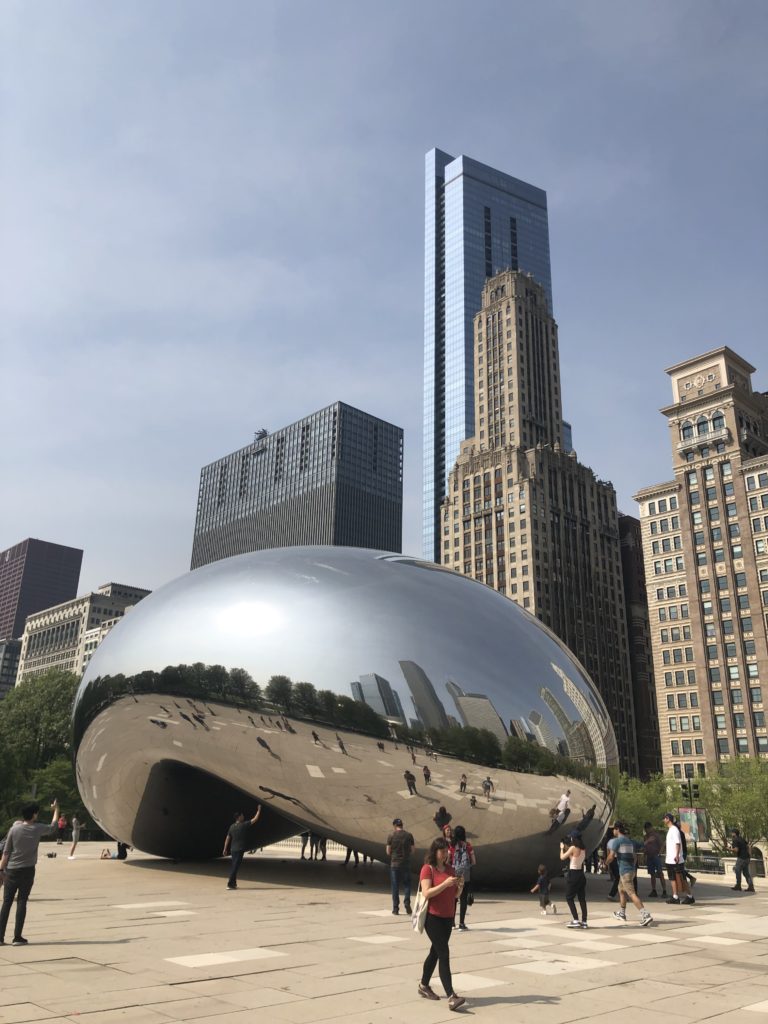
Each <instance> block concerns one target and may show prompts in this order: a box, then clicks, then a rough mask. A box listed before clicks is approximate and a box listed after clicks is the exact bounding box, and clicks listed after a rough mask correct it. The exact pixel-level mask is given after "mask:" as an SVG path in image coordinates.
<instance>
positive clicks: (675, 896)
mask: <svg viewBox="0 0 768 1024" xmlns="http://www.w3.org/2000/svg"><path fill="white" fill-rule="evenodd" d="M664 824H665V825H666V828H667V843H666V853H665V857H664V860H665V863H666V868H667V878H668V879H669V882H670V885H671V886H672V895H671V896H670V898H669V899H668V900H667V903H677V904H680V903H695V902H696V901H695V900H694V898H693V896H691V894H690V893H689V892H688V886H687V884H686V881H685V873H684V872H685V856H684V852H683V837H682V833H681V832H680V829H679V828H678V827H677V825H676V824H675V816H674V814H672V813H671V812H669V811H668V812H667V813H666V814H665V815H664ZM681 893H682V894H683V898H682V899H681V898H680V895H681Z"/></svg>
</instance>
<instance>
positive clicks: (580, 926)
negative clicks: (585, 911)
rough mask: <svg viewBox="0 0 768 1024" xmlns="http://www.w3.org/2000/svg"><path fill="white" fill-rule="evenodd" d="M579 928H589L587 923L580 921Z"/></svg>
mask: <svg viewBox="0 0 768 1024" xmlns="http://www.w3.org/2000/svg"><path fill="white" fill-rule="evenodd" d="M579 928H589V925H588V924H587V922H586V921H579Z"/></svg>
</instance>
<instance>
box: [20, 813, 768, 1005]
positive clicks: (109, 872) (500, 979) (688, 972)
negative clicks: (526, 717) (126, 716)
mask: <svg viewBox="0 0 768 1024" xmlns="http://www.w3.org/2000/svg"><path fill="white" fill-rule="evenodd" d="M190 827H194V825H193V824H191V825H190ZM54 848H55V847H54ZM50 849H51V847H50V846H46V845H44V846H42V847H41V854H42V855H41V858H40V862H39V866H38V875H37V881H36V884H35V888H34V890H33V898H32V900H31V901H30V907H29V917H28V922H27V928H26V936H27V938H28V939H29V943H30V944H29V946H27V947H14V946H10V945H6V946H4V947H2V948H0V1024H18V1022H22V1021H47V1022H48V1024H63V1022H65V1021H67V1022H73V1021H77V1022H80V1024H112V1022H115V1024H117V1022H121V1024H134V1022H135V1024H163V1022H166V1021H196V1020H198V1019H200V1020H205V1021H206V1022H207V1024H253V1022H254V1021H258V1020H259V1019H263V1020H264V1021H269V1022H276V1024H281V1022H291V1024H304V1022H310V1021H311V1022H314V1021H331V1020H333V1021H344V1022H349V1024H379V1022H384V1021H397V1022H398V1024H402V1022H403V1021H405V1020H418V1021H419V1024H432V1022H437V1021H444V1020H454V1019H455V1018H456V1017H457V1016H458V1013H451V1012H450V1011H449V1009H448V1004H447V1000H446V999H441V1000H440V1002H430V1001H427V1000H425V999H421V998H419V996H418V995H417V992H416V986H417V983H418V981H419V976H420V968H421V963H422V961H423V959H424V956H425V954H426V949H427V939H426V936H423V935H416V934H414V933H413V931H412V930H411V926H410V919H409V918H408V917H406V916H404V915H401V916H399V917H394V916H393V915H392V914H391V913H390V910H391V904H390V897H389V891H388V890H389V878H388V871H387V869H386V868H385V867H384V866H383V865H381V864H375V865H370V864H368V865H366V866H363V865H362V864H360V866H359V867H357V868H355V867H354V866H353V865H350V866H347V867H345V866H344V864H343V862H342V861H341V860H338V859H329V861H328V862H326V863H317V864H315V863H310V862H305V863H302V862H301V861H299V860H298V852H297V848H296V847H295V845H294V846H286V847H283V848H282V850H277V851H276V850H275V849H274V848H273V849H272V850H271V851H267V852H266V853H260V854H257V855H255V856H252V857H247V858H246V861H245V863H244V865H243V868H242V870H241V873H240V880H239V881H240V888H239V889H238V890H237V891H236V892H228V891H227V890H226V888H225V883H226V865H225V862H224V861H219V862H216V863H212V864H205V865H190V864H180V865H174V864H171V863H169V862H167V861H160V860H157V859H155V858H151V857H147V856H144V855H142V854H133V855H131V856H130V857H129V859H128V860H127V861H125V862H120V861H114V860H113V861H100V860H99V852H100V849H101V847H100V846H99V845H97V844H83V845H82V846H81V847H80V849H79V850H78V857H77V859H76V860H74V861H68V860H67V857H66V847H65V848H64V851H63V852H61V848H60V849H59V856H58V857H56V858H55V859H52V858H48V857H46V856H45V852H47V851H48V850H50ZM479 852H480V851H479ZM532 882H533V880H532ZM731 884H733V876H730V877H726V878H714V879H708V878H707V877H706V876H701V878H700V881H699V883H698V885H697V886H696V890H695V894H696V897H697V904H696V906H693V907H670V906H667V905H666V904H664V902H663V901H655V900H654V901H650V900H649V901H648V905H649V906H650V909H651V911H652V913H653V915H654V918H655V923H654V924H653V925H652V926H651V927H649V928H640V927H638V925H637V920H638V917H637V912H636V911H635V910H634V909H633V908H631V907H630V908H629V909H628V911H627V916H628V919H629V923H628V924H627V925H622V924H621V923H620V922H618V921H616V920H615V919H614V918H613V916H612V912H613V911H614V910H615V909H616V904H613V903H611V902H609V901H608V900H607V898H606V895H607V892H608V887H609V882H608V880H607V878H605V877H598V878H593V877H589V880H588V882H587V885H588V890H589V897H590V900H591V902H590V915H591V917H590V928H589V930H588V931H570V930H568V929H567V928H566V927H565V926H566V922H567V921H568V919H569V915H568V914H567V912H565V911H566V908H565V904H564V903H563V901H562V895H561V892H562V886H561V883H559V882H558V883H556V886H555V891H554V894H553V896H554V899H555V901H556V902H557V903H558V904H559V908H558V909H560V911H561V912H560V914H558V916H557V917H546V918H544V917H542V916H541V915H540V914H539V908H538V901H537V899H536V898H535V897H533V896H525V895H521V894H507V893H480V894H478V897H477V900H476V902H475V905H474V906H473V907H472V908H471V909H470V913H469V916H468V918H467V921H468V924H469V925H470V928H471V930H470V931H468V932H466V933H459V932H457V933H454V936H453V938H452V941H451V950H452V966H453V971H454V977H455V986H456V990H457V992H459V993H460V994H461V995H464V996H466V998H467V1003H466V1006H465V1007H464V1008H463V1009H462V1010H461V1011H459V1013H463V1014H464V1015H465V1016H475V1017H477V1018H482V1019H483V1020H486V1021H499V1022H501V1021H504V1022H506V1024H508V1022H510V1021H514V1022H519V1024H527V1022H535V1024H561V1022H586V1021H608V1019H609V1017H611V1016H612V1015H613V1014H616V1013H617V1012H618V1013H619V1014H620V1015H621V1020H622V1024H635V1022H637V1024H647V1022H648V1021H649V1020H650V1019H653V1018H654V1017H658V1019H662V1020H673V1019H674V1020H675V1021H679V1022H682V1024H685V1022H688V1021H705V1020H706V1021H722V1022H723V1024H725V1022H726V1021H728V1024H733V1022H734V1020H737V1021H741V1022H745V1024H752V1022H753V1021H754V1024H759V1022H760V1021H765V1022H766V1024H768V969H767V968H768V886H766V885H765V883H761V881H760V880H758V882H757V885H758V893H757V895H754V896H751V895H746V894H741V893H735V892H732V891H731V890H730V888H729V886H730V885H731ZM647 889H648V885H647V882H646V880H645V878H642V884H641V886H640V892H641V895H643V894H644V893H645V892H646V891H647ZM9 932H10V929H9ZM7 938H8V939H10V934H9V936H8V937H7ZM433 984H434V987H435V990H436V991H438V992H440V993H442V988H441V986H440V984H439V980H438V978H437V974H436V975H435V978H434V979H433ZM261 1011H263V1012H261Z"/></svg>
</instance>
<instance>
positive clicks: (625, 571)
mask: <svg viewBox="0 0 768 1024" xmlns="http://www.w3.org/2000/svg"><path fill="white" fill-rule="evenodd" d="M619 537H620V538H621V575H622V579H623V581H624V608H625V609H626V614H627V631H628V635H629V667H630V671H631V673H632V692H633V694H634V699H635V721H636V722H637V756H638V763H639V770H640V777H641V778H642V779H647V778H649V777H650V776H651V775H656V774H658V773H659V772H660V771H661V741H660V737H659V715H658V710H657V708H656V684H655V682H654V678H653V647H652V644H651V624H650V620H649V617H648V592H647V588H646V585H645V565H644V563H643V541H642V532H641V529H640V520H639V519H635V517H634V516H627V515H624V514H623V513H621V512H620V513H619Z"/></svg>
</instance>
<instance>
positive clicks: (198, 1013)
mask: <svg viewBox="0 0 768 1024" xmlns="http://www.w3.org/2000/svg"><path fill="white" fill-rule="evenodd" d="M145 1009H147V1010H158V1011H160V1012H161V1013H163V1014H165V1015H166V1016H167V1017H169V1018H170V1019H171V1020H176V1021H186V1020H201V1019H204V1018H206V1017H213V1016H215V1015H216V1014H218V1015H221V1014H222V1013H227V1012H228V1011H229V1010H230V1009H231V1004H229V1003H226V1002H225V1001H224V1000H223V999H221V998H220V997H218V996H196V997H190V998H188V999H177V1000H174V1001H173V1002H167V1001H166V1002H162V1003H154V1004H153V1003H147V1004H145Z"/></svg>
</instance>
